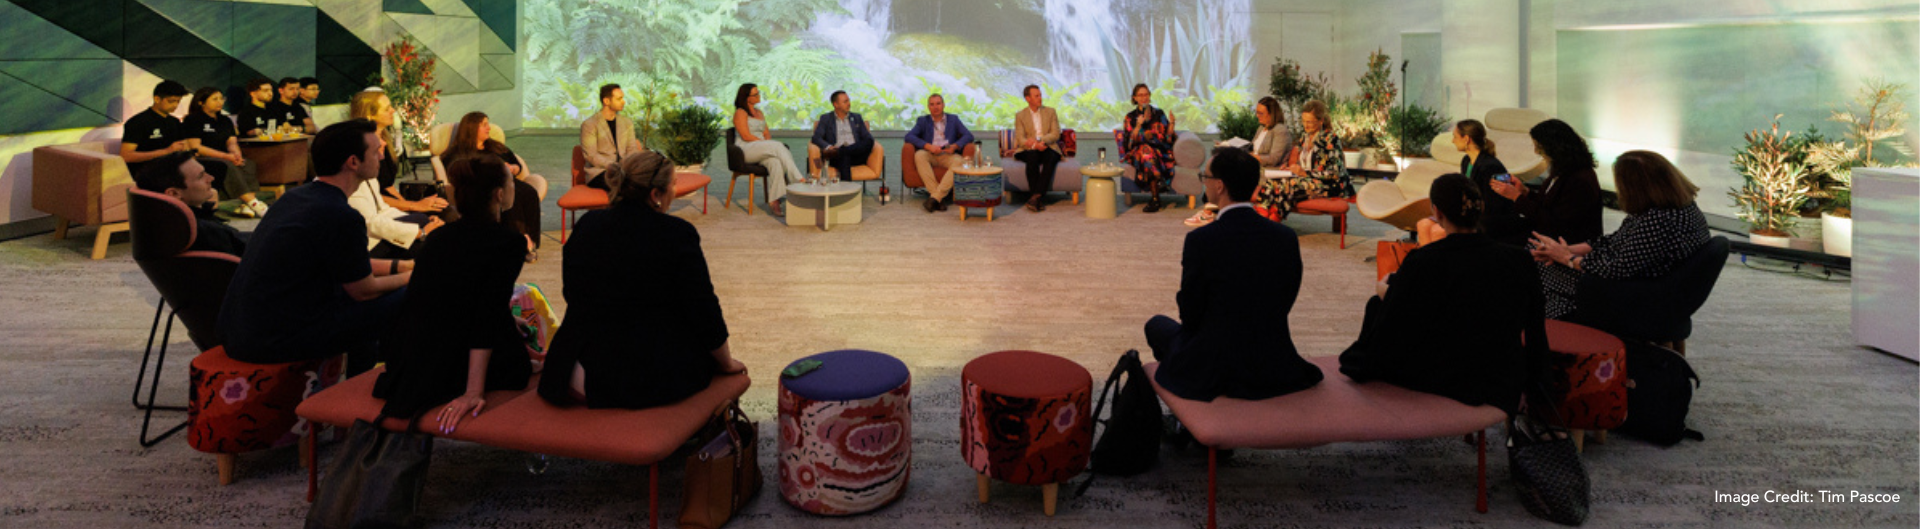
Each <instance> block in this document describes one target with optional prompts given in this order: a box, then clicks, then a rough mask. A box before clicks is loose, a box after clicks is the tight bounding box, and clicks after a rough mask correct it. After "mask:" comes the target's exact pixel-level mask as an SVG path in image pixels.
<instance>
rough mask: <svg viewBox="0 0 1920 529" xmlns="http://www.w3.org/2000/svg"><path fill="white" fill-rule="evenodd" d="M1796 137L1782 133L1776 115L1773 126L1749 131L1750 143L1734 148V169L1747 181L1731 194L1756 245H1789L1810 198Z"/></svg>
mask: <svg viewBox="0 0 1920 529" xmlns="http://www.w3.org/2000/svg"><path fill="white" fill-rule="evenodd" d="M1792 136H1793V133H1792V132H1780V116H1777V115H1776V116H1774V118H1773V126H1772V127H1771V128H1769V129H1761V130H1753V131H1749V132H1747V136H1746V139H1747V145H1746V146H1745V147H1742V148H1740V149H1738V150H1735V151H1734V154H1733V168H1734V170H1735V171H1738V172H1739V173H1740V176H1741V178H1742V180H1744V182H1743V183H1742V184H1741V186H1740V187H1736V188H1734V189H1733V190H1732V191H1731V192H1729V193H1728V195H1729V196H1732V197H1733V201H1734V204H1735V205H1736V206H1738V207H1739V208H1740V220H1744V221H1746V222H1747V226H1748V227H1749V230H1748V235H1749V237H1750V238H1751V240H1752V241H1753V243H1754V244H1758V245H1762V246H1774V247H1779V248H1786V247H1787V244H1788V238H1789V237H1791V236H1792V235H1793V225H1794V219H1795V217H1796V216H1797V215H1796V213H1797V212H1798V211H1799V210H1800V206H1801V205H1803V204H1805V203H1806V201H1807V192H1808V191H1809V188H1808V186H1807V185H1806V182H1805V180H1804V176H1805V174H1806V172H1807V168H1806V166H1805V165H1803V164H1802V163H1801V162H1798V161H1795V156H1794V152H1793V150H1794V148H1793V146H1792V145H1790V142H1791V141H1792Z"/></svg>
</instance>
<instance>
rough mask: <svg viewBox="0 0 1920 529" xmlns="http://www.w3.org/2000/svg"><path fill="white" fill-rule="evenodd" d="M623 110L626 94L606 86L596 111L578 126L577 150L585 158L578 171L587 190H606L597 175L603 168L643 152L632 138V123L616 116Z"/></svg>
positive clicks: (623, 91)
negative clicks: (598, 108)
mask: <svg viewBox="0 0 1920 529" xmlns="http://www.w3.org/2000/svg"><path fill="white" fill-rule="evenodd" d="M626 109H627V93H626V91H625V90H621V89H620V85H617V84H611V83H609V84H606V85H603V86H601V87H600V112H598V113H595V114H594V116H593V117H590V118H587V121H586V122H583V123H581V124H580V151H581V154H584V155H586V158H587V165H586V166H585V167H581V168H580V172H582V173H585V174H586V177H587V187H591V188H594V189H606V188H607V181H606V179H604V178H601V177H600V173H601V172H603V171H606V170H607V166H609V165H613V164H615V163H619V162H620V159H621V158H626V157H628V156H631V155H634V154H637V153H639V152H640V151H643V150H646V148H647V146H646V145H645V144H642V143H640V140H638V139H636V138H634V137H633V120H631V119H627V117H626V116H624V115H621V114H620V111H622V110H626Z"/></svg>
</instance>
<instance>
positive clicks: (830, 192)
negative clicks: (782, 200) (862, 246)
mask: <svg viewBox="0 0 1920 529" xmlns="http://www.w3.org/2000/svg"><path fill="white" fill-rule="evenodd" d="M860 209H861V208H860V184H856V183H853V182H835V183H832V184H820V183H810V184H793V185H789V186H787V226H804V225H807V224H812V225H814V226H818V227H820V229H821V230H823V231H824V230H829V229H832V228H833V225H834V224H859V223H860Z"/></svg>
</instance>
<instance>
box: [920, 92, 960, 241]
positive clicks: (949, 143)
mask: <svg viewBox="0 0 1920 529" xmlns="http://www.w3.org/2000/svg"><path fill="white" fill-rule="evenodd" d="M946 110H947V100H946V98H944V97H940V94H933V95H930V96H927V115H925V116H920V119H919V120H918V121H915V122H913V130H909V131H907V143H909V144H912V145H913V148H914V151H913V165H914V168H915V169H919V170H920V179H921V180H922V181H923V182H924V183H926V185H927V204H926V210H927V212H928V213H932V212H935V211H946V210H947V203H949V202H952V201H953V197H949V196H947V193H948V192H949V191H952V190H953V178H951V177H949V178H934V176H933V167H934V166H935V165H938V166H940V167H953V166H956V165H960V163H961V155H962V153H965V152H967V145H970V144H972V143H973V131H969V130H967V125H966V124H964V123H961V122H960V116H955V115H953V114H948V113H947V112H946ZM936 180H938V181H936Z"/></svg>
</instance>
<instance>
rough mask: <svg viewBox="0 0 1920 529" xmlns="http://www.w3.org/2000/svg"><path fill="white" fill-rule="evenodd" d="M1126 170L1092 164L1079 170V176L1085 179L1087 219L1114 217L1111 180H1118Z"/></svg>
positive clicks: (1115, 165) (1117, 166) (1107, 165)
mask: <svg viewBox="0 0 1920 529" xmlns="http://www.w3.org/2000/svg"><path fill="white" fill-rule="evenodd" d="M1125 172H1126V170H1125V168H1124V167H1122V166H1121V165H1119V164H1114V163H1106V164H1098V163H1097V164H1093V165H1089V166H1086V167H1082V168H1080V174H1082V175H1085V176H1086V177H1087V193H1086V195H1087V218H1089V219H1111V218H1113V216H1114V209H1115V208H1116V206H1115V205H1114V201H1113V196H1114V189H1115V188H1114V185H1113V179H1115V178H1119V177H1120V175H1121V174H1123V173H1125Z"/></svg>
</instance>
